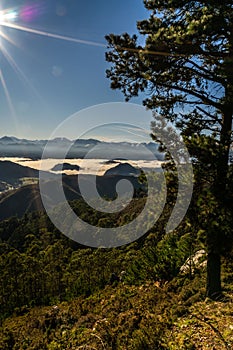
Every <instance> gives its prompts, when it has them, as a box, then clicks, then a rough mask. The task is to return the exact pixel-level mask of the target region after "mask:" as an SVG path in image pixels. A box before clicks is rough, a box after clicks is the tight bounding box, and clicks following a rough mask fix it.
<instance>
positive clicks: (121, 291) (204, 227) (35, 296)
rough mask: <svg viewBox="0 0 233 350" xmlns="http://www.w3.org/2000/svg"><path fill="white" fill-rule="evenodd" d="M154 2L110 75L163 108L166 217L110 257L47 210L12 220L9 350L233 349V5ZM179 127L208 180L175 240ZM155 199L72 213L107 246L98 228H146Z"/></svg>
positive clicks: (118, 44)
mask: <svg viewBox="0 0 233 350" xmlns="http://www.w3.org/2000/svg"><path fill="white" fill-rule="evenodd" d="M144 5H145V8H146V9H147V10H148V18H147V19H145V20H141V21H139V22H137V29H138V33H137V35H136V34H133V35H130V34H128V33H123V34H108V35H106V41H107V43H108V48H107V49H106V50H107V52H106V61H107V62H108V63H109V69H107V71H106V76H107V78H108V79H109V81H110V85H111V88H112V89H113V90H120V91H121V92H122V94H123V96H124V97H125V100H126V101H129V100H130V99H131V98H134V97H138V96H140V97H142V99H143V102H142V103H143V105H144V106H146V107H147V108H149V109H151V110H152V111H153V115H154V121H153V122H152V125H151V137H152V139H153V140H154V141H155V142H158V143H160V145H161V146H160V147H161V151H163V152H166V159H167V160H168V163H166V165H164V169H163V170H164V173H165V179H166V186H167V198H166V205H165V208H164V210H163V213H162V215H161V216H160V217H159V220H158V221H157V222H156V224H155V225H154V227H153V228H151V229H149V231H147V233H146V234H145V235H143V236H142V237H141V238H140V239H138V240H136V241H134V242H132V243H130V244H127V245H124V246H121V247H117V248H108V249H106V248H88V247H85V246H82V245H80V244H78V243H76V242H74V241H72V240H70V239H68V238H67V237H65V236H64V235H62V234H61V233H60V232H59V231H58V230H57V229H56V228H55V227H54V226H53V224H52V223H51V221H50V220H49V218H48V217H47V216H46V214H44V213H40V212H33V213H28V214H26V215H24V217H23V218H18V217H12V218H10V219H7V220H3V221H1V222H0V267H1V276H0V322H1V325H0V334H1V335H0V349H3V350H7V349H9V350H10V349H12V350H17V349H19V350H22V349H34V350H42V349H48V350H52V349H54V350H55V349H56V350H57V349H62V350H63V349H73V350H74V349H93V350H94V349H98V350H99V349H101V350H102V349H109V350H110V349H113V350H114V349H122V350H126V349H127V350H143V349H145V350H152V349H153V350H155V349H156V350H157V349H158V350H176V349H177V350H178V349H179V350H181V349H184V350H185V349H186V350H188V349H189V350H191V349H204V350H205V349H206V350H207V349H217V350H221V349H232V348H233V314H232V305H233V231H232V227H233V216H232V213H233V166H232V116H233V8H232V1H229V0H222V1H221V2H219V1H214V0H209V1H184V0H165V1H156V0H144ZM142 38H143V40H142ZM165 122H166V123H168V124H166V123H165ZM169 123H172V124H173V125H174V126H175V127H176V128H177V129H179V131H180V136H181V137H182V138H183V141H184V143H185V145H186V147H187V149H188V152H189V154H190V159H191V161H192V165H193V172H194V181H193V193H192V200H191V203H190V205H189V208H188V210H187V213H186V216H185V218H184V219H183V220H182V222H181V223H180V224H179V226H178V227H177V228H175V229H174V230H173V231H172V232H166V224H167V222H168V220H169V218H170V216H171V214H172V211H173V208H174V205H175V203H176V200H177V194H178V192H179V177H178V170H177V169H176V162H175V161H174V160H172V159H171V154H170V153H171V152H170V153H169V147H166V145H164V144H163V142H162V138H161V134H159V133H158V130H161V126H162V129H164V130H165V131H164V132H166V135H167V137H168V138H169V135H170V134H171V133H172V128H171V127H170V124H169ZM167 125H168V126H167ZM172 141H173V140H172V138H171V142H172ZM153 176H155V177H156V173H155V174H154V175H153ZM140 181H142V182H145V181H146V179H145V178H144V176H143V175H142V176H141V180H140ZM155 200H156V199H155ZM145 201H146V195H145V193H139V194H138V195H137V196H135V198H133V199H132V201H131V203H130V204H129V205H128V207H127V208H126V209H125V210H123V211H122V212H119V213H116V214H106V213H101V212H97V211H94V210H93V209H92V208H90V207H89V206H88V205H87V204H86V203H85V202H84V201H83V200H82V199H80V200H75V201H71V202H70V205H71V207H72V208H73V210H74V212H76V213H77V215H78V216H79V217H80V218H81V219H82V220H84V221H86V222H88V223H90V224H91V225H92V226H96V227H97V229H96V230H97V231H96V234H97V237H98V227H118V226H124V225H125V224H127V223H128V222H130V221H132V220H133V219H134V218H135V217H136V216H137V215H138V213H140V212H141V211H142V209H143V207H144V205H145ZM58 210H59V208H58ZM143 224H145V225H146V224H147V223H146V222H144V223H143ZM142 229H144V227H143V228H142ZM197 256H198V258H197Z"/></svg>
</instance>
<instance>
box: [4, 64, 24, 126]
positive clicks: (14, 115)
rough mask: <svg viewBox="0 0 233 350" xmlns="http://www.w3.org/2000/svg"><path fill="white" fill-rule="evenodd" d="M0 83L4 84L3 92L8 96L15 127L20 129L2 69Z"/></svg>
mask: <svg viewBox="0 0 233 350" xmlns="http://www.w3.org/2000/svg"><path fill="white" fill-rule="evenodd" d="M0 82H1V84H2V87H3V90H4V94H5V96H6V100H7V103H8V106H9V109H10V112H11V115H12V118H13V121H14V123H15V126H16V128H17V129H19V128H18V122H17V118H16V113H15V108H14V105H13V103H12V100H11V96H10V93H9V90H8V88H7V85H6V81H5V79H4V76H3V73H2V70H1V69H0Z"/></svg>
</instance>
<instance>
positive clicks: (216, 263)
mask: <svg viewBox="0 0 233 350" xmlns="http://www.w3.org/2000/svg"><path fill="white" fill-rule="evenodd" d="M206 294H207V297H209V298H211V299H214V300H216V299H218V298H219V297H220V296H221V294H222V291H221V257H220V254H218V253H208V257H207V292H206Z"/></svg>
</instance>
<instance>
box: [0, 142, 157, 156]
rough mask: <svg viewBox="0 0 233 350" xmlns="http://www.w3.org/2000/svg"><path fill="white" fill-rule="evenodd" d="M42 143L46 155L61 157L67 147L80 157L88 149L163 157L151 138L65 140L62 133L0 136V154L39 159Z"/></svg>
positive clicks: (103, 153)
mask: <svg viewBox="0 0 233 350" xmlns="http://www.w3.org/2000/svg"><path fill="white" fill-rule="evenodd" d="M45 146H46V157H47V158H57V159H59V158H62V159H63V157H64V150H67V155H66V157H67V158H72V159H74V158H84V157H85V156H86V155H87V153H88V152H90V151H92V150H94V152H92V153H90V154H91V156H92V158H96V159H97V158H99V159H113V158H114V159H115V160H116V159H122V157H123V158H127V159H131V160H140V159H143V160H163V158H164V156H163V154H162V153H161V152H159V150H158V144H156V143H155V142H148V143H145V142H144V143H133V142H126V141H122V142H110V141H109V142H106V141H100V140H96V139H92V138H90V139H77V140H73V141H71V140H69V139H68V138H65V137H57V138H54V139H51V140H27V139H19V138H17V137H13V136H3V137H1V138H0V155H1V157H21V158H31V159H40V158H41V157H42V155H43V151H44V149H45Z"/></svg>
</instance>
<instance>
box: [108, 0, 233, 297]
mask: <svg viewBox="0 0 233 350" xmlns="http://www.w3.org/2000/svg"><path fill="white" fill-rule="evenodd" d="M144 5H145V7H146V8H147V9H148V10H149V11H150V15H149V18H148V19H146V20H143V21H140V22H138V23H137V27H138V30H139V33H140V34H141V38H140V42H142V38H143V37H144V39H145V40H144V41H145V44H144V45H140V44H138V38H137V36H136V35H132V36H130V35H129V34H127V33H125V34H122V35H113V34H110V35H108V36H106V39H107V41H108V44H109V46H108V47H109V50H108V52H107V53H106V60H107V61H108V62H110V63H111V64H112V65H111V68H110V69H109V70H107V77H108V78H109V79H110V80H111V87H112V88H113V89H120V90H121V91H122V92H123V94H124V95H125V98H126V100H129V99H130V98H132V97H134V96H138V95H139V94H140V93H142V95H143V96H146V98H145V99H144V101H143V104H144V105H145V106H147V107H148V108H150V109H153V110H155V111H156V112H157V113H159V114H160V115H162V116H163V117H164V118H166V119H167V120H168V121H172V122H175V124H176V126H177V127H179V128H180V130H181V132H182V135H183V137H184V139H185V141H186V143H187V145H188V147H189V151H190V153H191V154H192V156H193V159H194V160H195V163H196V165H197V168H198V169H199V170H200V171H199V176H200V175H201V174H202V175H204V176H206V175H208V178H209V179H210V178H211V186H210V187H209V190H210V191H211V196H212V197H211V198H212V199H213V198H214V202H215V203H217V204H216V208H217V210H218V211H217V212H216V211H214V210H213V205H212V207H211V209H210V210H209V211H208V210H206V212H205V214H206V218H207V224H206V225H205V230H206V231H207V239H206V242H207V250H208V262H207V295H208V296H209V297H212V298H214V297H217V296H218V295H219V294H220V293H221V280H220V267H221V262H220V254H221V249H220V246H221V244H219V243H221V241H222V239H223V235H225V231H224V225H222V224H221V223H223V222H224V220H225V217H226V215H227V214H226V212H225V209H227V205H226V197H227V190H228V187H227V186H228V185H227V173H228V160H229V151H230V145H231V141H232V115H233V4H232V0H221V1H217V0H215V1H214V0H206V1H185V0H163V1H160V0H144ZM203 170H204V171H203ZM202 181H203V179H202ZM220 211H221V217H218V214H219V212H220ZM220 219H221V220H220Z"/></svg>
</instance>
